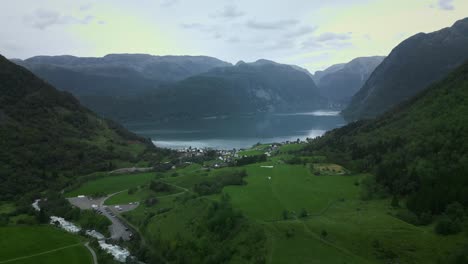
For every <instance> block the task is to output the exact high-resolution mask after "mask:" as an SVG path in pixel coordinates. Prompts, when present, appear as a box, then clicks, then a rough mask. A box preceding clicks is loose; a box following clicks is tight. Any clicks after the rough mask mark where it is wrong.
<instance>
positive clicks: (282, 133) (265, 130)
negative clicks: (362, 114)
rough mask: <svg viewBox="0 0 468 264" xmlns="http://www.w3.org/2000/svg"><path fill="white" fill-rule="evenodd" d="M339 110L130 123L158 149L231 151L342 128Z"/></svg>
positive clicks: (313, 135) (135, 130)
mask: <svg viewBox="0 0 468 264" xmlns="http://www.w3.org/2000/svg"><path fill="white" fill-rule="evenodd" d="M344 124H345V121H344V120H343V118H342V117H341V116H340V115H339V112H337V111H327V110H323V111H315V112H307V113H285V114H255V115H242V116H216V117H207V118H202V119H192V120H183V121H181V120H178V121H170V122H166V123H152V122H134V123H132V122H130V123H126V124H125V126H126V127H127V128H129V129H130V130H131V131H133V132H135V133H137V134H139V135H141V136H144V137H147V138H151V139H152V140H153V142H154V144H155V145H156V146H158V147H164V148H173V149H181V148H187V147H190V146H191V147H197V148H214V149H232V148H237V149H239V148H246V147H250V146H252V145H254V144H256V143H258V142H260V143H272V142H284V141H288V140H289V141H293V140H297V139H298V138H299V139H301V140H304V139H306V138H314V137H317V136H320V135H322V134H324V133H325V132H326V131H328V130H331V129H334V128H337V127H340V126H343V125H344Z"/></svg>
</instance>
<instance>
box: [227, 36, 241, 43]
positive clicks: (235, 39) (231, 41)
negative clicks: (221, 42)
mask: <svg viewBox="0 0 468 264" xmlns="http://www.w3.org/2000/svg"><path fill="white" fill-rule="evenodd" d="M226 41H227V42H229V43H239V42H240V39H239V38H238V37H230V38H228V39H227V40H226Z"/></svg>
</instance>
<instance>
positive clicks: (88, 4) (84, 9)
mask: <svg viewBox="0 0 468 264" xmlns="http://www.w3.org/2000/svg"><path fill="white" fill-rule="evenodd" d="M92 7H93V4H91V3H87V4H83V5H81V6H80V11H88V10H90V9H91V8H92Z"/></svg>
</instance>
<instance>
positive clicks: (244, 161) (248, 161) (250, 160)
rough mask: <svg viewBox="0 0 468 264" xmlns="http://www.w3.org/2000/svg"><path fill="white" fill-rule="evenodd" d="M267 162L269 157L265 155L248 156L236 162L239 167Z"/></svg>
mask: <svg viewBox="0 0 468 264" xmlns="http://www.w3.org/2000/svg"><path fill="white" fill-rule="evenodd" d="M265 161H267V156H266V155H265V154H262V155H256V156H248V157H243V158H240V159H238V160H237V161H236V165H237V166H244V165H248V164H252V163H259V162H265Z"/></svg>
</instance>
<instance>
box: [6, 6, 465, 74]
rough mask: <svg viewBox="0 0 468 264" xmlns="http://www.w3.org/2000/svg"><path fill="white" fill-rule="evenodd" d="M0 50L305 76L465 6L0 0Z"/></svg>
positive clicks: (388, 46)
mask: <svg viewBox="0 0 468 264" xmlns="http://www.w3.org/2000/svg"><path fill="white" fill-rule="evenodd" d="M0 4H1V9H2V16H1V17H0V24H1V25H2V27H0V54H2V55H4V56H6V57H7V58H20V59H25V58H29V57H32V56H36V55H64V54H67V55H75V56H85V57H96V56H104V55H106V54H109V53H148V54H153V55H207V56H213V57H216V58H219V59H222V60H225V61H228V62H231V63H236V62H237V61H239V60H244V61H246V62H250V61H255V60H257V59H270V60H274V61H277V62H280V63H287V64H296V65H299V66H302V67H304V68H307V69H308V70H309V71H311V72H314V71H316V70H321V69H324V68H326V67H328V66H330V65H333V64H336V63H343V62H348V61H350V60H352V59H353V58H356V57H362V56H375V55H388V54H389V53H390V52H391V50H392V49H393V48H394V47H395V46H396V45H398V44H399V43H400V42H401V41H403V40H404V39H406V38H408V37H410V36H412V35H414V34H416V33H419V32H433V31H436V30H439V29H442V28H444V27H448V26H451V25H452V24H453V23H454V22H455V21H457V20H459V19H462V18H464V17H467V16H468V1H467V0H327V1H323V0H281V1H280V0H15V1H10V0H0Z"/></svg>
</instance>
